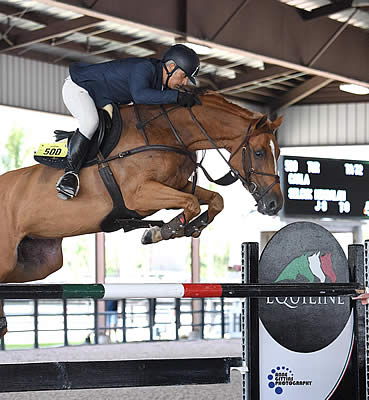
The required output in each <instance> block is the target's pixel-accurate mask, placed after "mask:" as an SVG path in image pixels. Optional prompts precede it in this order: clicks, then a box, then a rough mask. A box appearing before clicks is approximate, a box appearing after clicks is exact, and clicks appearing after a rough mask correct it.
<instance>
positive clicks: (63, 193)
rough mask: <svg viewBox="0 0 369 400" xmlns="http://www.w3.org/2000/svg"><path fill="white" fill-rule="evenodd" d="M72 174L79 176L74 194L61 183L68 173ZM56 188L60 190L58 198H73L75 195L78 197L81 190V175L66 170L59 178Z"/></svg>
mask: <svg viewBox="0 0 369 400" xmlns="http://www.w3.org/2000/svg"><path fill="white" fill-rule="evenodd" d="M69 174H72V175H74V176H75V177H76V178H77V189H76V192H75V193H74V194H72V193H68V192H66V191H65V190H63V189H62V188H61V187H60V186H59V185H60V183H61V181H62V180H63V178H65V176H66V175H69ZM56 190H57V191H58V198H59V199H61V200H69V199H73V198H74V197H76V196H77V195H78V192H79V176H78V174H76V173H75V172H73V171H68V172H66V173H65V174H64V175H63V176H61V177H60V178H59V180H58V182H56Z"/></svg>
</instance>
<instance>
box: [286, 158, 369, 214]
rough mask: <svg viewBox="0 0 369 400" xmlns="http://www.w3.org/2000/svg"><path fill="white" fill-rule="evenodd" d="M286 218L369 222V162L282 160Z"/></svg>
mask: <svg viewBox="0 0 369 400" xmlns="http://www.w3.org/2000/svg"><path fill="white" fill-rule="evenodd" d="M279 175H280V177H281V188H282V193H283V198H284V206H283V210H282V212H281V214H282V215H284V216H286V217H298V216H306V217H317V218H323V217H330V218H332V217H335V218H347V219H349V218H363V219H368V218H369V161H356V160H335V159H329V158H312V157H295V156H281V157H280V159H279Z"/></svg>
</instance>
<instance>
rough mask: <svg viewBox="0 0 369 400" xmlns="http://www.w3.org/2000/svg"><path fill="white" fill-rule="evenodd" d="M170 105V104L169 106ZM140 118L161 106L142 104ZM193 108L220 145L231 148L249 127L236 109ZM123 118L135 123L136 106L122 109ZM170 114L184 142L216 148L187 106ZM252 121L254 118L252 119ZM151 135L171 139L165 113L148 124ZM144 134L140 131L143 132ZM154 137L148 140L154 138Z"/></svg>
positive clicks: (148, 116)
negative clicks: (230, 110)
mask: <svg viewBox="0 0 369 400" xmlns="http://www.w3.org/2000/svg"><path fill="white" fill-rule="evenodd" d="M167 109H170V106H167ZM139 112H140V118H141V121H143V122H144V121H148V120H150V119H151V118H153V117H155V116H157V115H159V114H160V113H161V112H162V110H161V109H160V108H159V107H158V108H153V107H152V106H151V107H147V106H141V107H139ZM192 112H193V114H194V116H195V118H196V120H197V121H198V122H199V124H200V125H201V127H202V128H203V129H204V130H205V132H206V134H207V135H209V136H210V138H211V139H212V141H213V142H214V143H215V144H216V146H217V147H219V148H226V149H227V150H230V151H232V149H234V147H235V145H237V146H238V145H239V143H240V142H241V140H242V138H243V137H244V135H245V133H246V131H245V129H247V127H248V123H247V120H245V119H243V118H242V117H241V116H240V115H237V114H236V113H232V112H227V110H226V109H222V108H219V107H214V106H209V105H201V106H198V107H194V108H193V109H192ZM121 114H122V117H123V120H124V119H125V118H129V119H132V122H133V124H134V125H135V124H136V122H137V120H136V114H135V112H134V109H133V106H129V107H127V108H125V109H121ZM168 117H169V119H170V122H171V124H172V125H173V127H174V129H175V130H176V132H177V133H178V135H179V136H180V138H181V140H182V141H183V142H184V144H185V146H186V147H187V148H188V149H189V150H191V151H196V150H205V149H212V148H214V146H213V144H212V143H211V142H210V141H209V140H208V139H207V137H206V135H205V134H204V133H203V132H202V130H201V129H200V128H199V126H197V124H196V122H195V121H194V120H193V119H192V117H191V114H190V112H189V110H187V109H185V108H180V109H176V110H174V111H172V112H169V114H168ZM250 121H251V120H250ZM146 131H147V134H148V136H149V139H151V140H154V141H155V142H157V141H159V142H161V143H162V144H167V142H168V141H169V142H172V141H173V140H174V135H173V132H172V129H171V127H170V125H169V123H168V121H167V119H166V117H165V116H161V117H159V118H157V119H155V120H153V121H152V122H150V123H149V124H147V125H146ZM140 136H141V135H140ZM151 140H149V141H150V142H151Z"/></svg>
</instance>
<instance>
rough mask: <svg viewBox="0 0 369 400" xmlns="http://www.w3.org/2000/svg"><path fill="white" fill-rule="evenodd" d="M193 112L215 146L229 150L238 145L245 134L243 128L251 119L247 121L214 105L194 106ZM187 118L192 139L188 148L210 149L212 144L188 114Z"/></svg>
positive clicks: (245, 127)
mask: <svg viewBox="0 0 369 400" xmlns="http://www.w3.org/2000/svg"><path fill="white" fill-rule="evenodd" d="M193 113H194V115H195V117H196V119H197V120H198V122H199V123H200V124H201V126H202V127H203V129H204V130H205V132H206V133H207V135H209V136H210V138H211V139H212V141H213V142H214V143H215V144H216V146H217V147H219V148H225V149H227V150H229V151H232V150H234V148H235V147H237V146H238V145H239V143H240V142H241V141H242V139H243V137H244V136H245V134H246V130H245V129H247V127H248V125H249V124H250V123H251V121H250V122H249V123H248V122H247V121H246V120H244V119H243V118H242V117H241V116H240V115H236V114H234V113H230V112H227V110H224V109H219V108H215V107H208V106H200V107H195V108H194V110H193ZM188 114H189V113H188ZM189 120H190V122H187V123H190V124H191V127H192V131H193V139H194V140H193V143H191V144H190V145H189V148H190V150H205V149H212V148H213V147H214V146H213V144H212V143H211V142H210V141H209V140H208V139H207V138H206V135H205V134H204V133H203V132H202V131H201V129H200V128H199V127H198V126H197V125H196V123H195V122H194V121H193V120H192V118H191V117H190V116H189ZM191 147H196V148H191Z"/></svg>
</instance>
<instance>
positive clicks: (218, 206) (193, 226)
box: [183, 182, 224, 237]
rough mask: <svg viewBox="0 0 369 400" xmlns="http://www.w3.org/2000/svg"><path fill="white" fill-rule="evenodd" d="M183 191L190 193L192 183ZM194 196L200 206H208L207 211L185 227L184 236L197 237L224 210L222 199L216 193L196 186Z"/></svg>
mask: <svg viewBox="0 0 369 400" xmlns="http://www.w3.org/2000/svg"><path fill="white" fill-rule="evenodd" d="M183 190H184V191H185V192H187V193H192V182H188V183H187V185H186V187H185V188H184V189H183ZM195 196H196V197H197V199H198V201H199V203H200V205H207V206H208V210H207V211H205V212H203V213H202V214H201V215H200V216H199V217H197V218H196V219H195V220H193V221H191V222H189V223H188V224H187V225H186V227H185V230H184V234H185V236H192V237H199V236H200V234H201V231H202V230H203V229H204V228H206V227H207V226H208V225H209V224H210V223H211V222H212V221H213V220H214V218H215V217H216V216H217V215H218V214H219V213H220V212H221V211H222V210H223V208H224V202H223V197H222V196H221V195H220V194H219V193H217V192H213V191H211V190H207V189H204V188H202V187H201V186H196V188H195Z"/></svg>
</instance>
